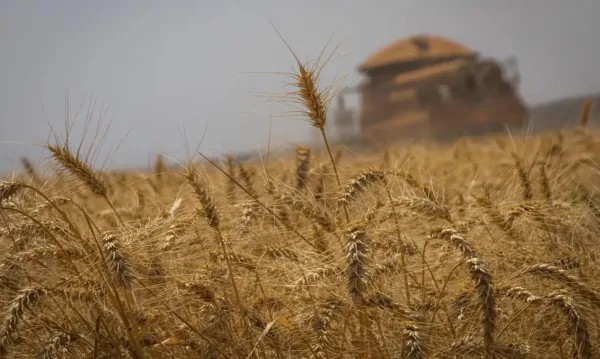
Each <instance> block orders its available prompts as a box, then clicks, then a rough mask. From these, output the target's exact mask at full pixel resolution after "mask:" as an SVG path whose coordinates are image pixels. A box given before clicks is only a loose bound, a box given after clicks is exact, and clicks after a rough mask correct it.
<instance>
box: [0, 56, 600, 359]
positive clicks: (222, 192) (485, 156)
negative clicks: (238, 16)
mask: <svg viewBox="0 0 600 359" xmlns="http://www.w3.org/2000/svg"><path fill="white" fill-rule="evenodd" d="M298 65H299V66H300V70H299V74H300V75H299V77H297V80H298V86H299V87H300V89H299V90H298V92H297V94H298V95H299V96H301V97H304V98H305V100H304V102H303V103H305V105H306V107H307V109H306V111H305V113H306V115H307V116H309V121H310V122H311V123H312V124H313V126H315V127H317V128H319V129H323V135H324V134H325V132H324V126H321V124H322V123H323V122H324V121H325V113H326V104H327V101H326V100H324V99H322V98H319V96H320V95H319V92H318V90H317V89H316V84H317V83H318V81H316V79H315V78H311V76H313V74H314V72H312V71H309V70H307V69H306V68H305V67H302V66H301V65H300V64H298ZM300 102H302V101H300ZM586 122H587V121H586ZM323 138H324V140H325V141H326V136H325V135H324V136H323ZM325 144H327V143H325ZM327 145H328V146H327V150H326V151H321V150H320V149H317V148H314V149H309V148H307V147H300V148H298V149H297V152H296V153H294V154H290V156H289V158H286V157H281V158H279V159H277V160H272V161H271V163H270V164H267V165H262V164H257V163H253V162H247V163H234V161H233V160H232V158H231V157H228V158H226V159H225V162H224V163H225V166H224V167H225V168H224V169H223V170H222V171H219V170H218V169H221V167H220V165H217V164H216V163H213V165H214V166H213V165H211V164H210V163H203V164H202V166H200V165H199V163H197V162H196V163H194V162H192V163H189V166H188V165H186V166H185V168H182V169H181V170H172V169H169V168H167V166H166V165H165V163H164V160H163V159H162V157H160V156H159V157H157V160H156V168H155V169H153V170H152V171H148V172H147V173H142V172H139V173H136V172H128V173H110V172H100V171H97V170H94V169H93V168H91V166H90V165H89V164H88V163H87V162H86V161H85V160H82V159H81V158H80V157H79V154H78V153H73V152H72V151H71V150H70V149H69V148H68V147H67V146H59V145H57V146H49V147H48V149H49V150H50V151H51V153H50V154H51V156H52V157H53V160H55V161H57V162H58V164H59V165H61V167H62V169H63V171H61V172H59V173H57V174H44V173H42V172H41V171H38V170H36V169H35V168H33V166H32V165H31V164H30V163H27V165H26V168H25V171H24V172H23V174H21V175H19V176H17V177H14V178H10V179H5V180H4V181H2V182H0V199H1V207H0V253H2V254H1V255H0V305H1V307H2V308H1V309H2V310H3V312H4V314H3V318H2V320H1V322H2V324H1V326H0V357H2V356H4V357H10V358H32V357H38V358H109V357H110V358H199V357H200V358H405V359H409V358H481V357H486V358H539V359H542V358H544V359H553V358H556V359H562V358H598V357H600V344H598V343H600V318H598V317H599V314H598V313H600V312H599V309H600V308H599V307H600V294H599V293H600V292H599V291H600V269H599V268H600V266H599V265H598V264H599V263H598V258H597V256H598V252H599V250H600V242H599V238H600V222H599V217H598V216H600V193H599V192H598V189H597V185H596V184H597V183H598V180H599V179H600V176H599V173H600V172H599V171H598V169H599V168H598V161H599V160H600V158H599V157H600V155H599V154H600V134H598V133H596V132H594V131H593V130H591V129H584V128H578V129H575V130H564V131H561V132H556V133H548V134H545V135H542V136H539V137H533V138H517V139H514V140H513V139H511V138H509V137H494V138H486V139H481V140H478V141H475V140H468V139H463V140H461V141H459V142H457V143H455V144H452V145H448V146H438V145H435V144H427V145H419V146H411V147H390V148H388V149H386V151H385V153H381V154H369V155H366V154H362V155H361V154H351V153H348V152H346V153H345V154H344V157H343V159H342V157H341V152H338V154H337V155H335V156H334V155H333V152H332V151H335V150H336V149H335V148H329V144H327ZM334 164H335V166H334ZM216 166H219V167H218V169H217V168H216ZM236 168H237V169H238V171H236ZM374 168H379V169H374ZM534 169H537V170H534ZM34 176H35V177H36V179H35V181H32V177H34ZM338 178H339V180H338ZM77 183H80V184H83V185H84V186H75V184H77ZM343 183H346V185H345V186H344V185H343ZM73 188H77V190H73Z"/></svg>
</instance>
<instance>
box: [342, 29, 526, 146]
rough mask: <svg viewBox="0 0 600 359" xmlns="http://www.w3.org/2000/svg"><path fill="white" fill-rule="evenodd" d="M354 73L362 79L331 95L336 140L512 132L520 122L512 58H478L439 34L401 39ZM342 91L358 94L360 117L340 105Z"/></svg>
mask: <svg viewBox="0 0 600 359" xmlns="http://www.w3.org/2000/svg"><path fill="white" fill-rule="evenodd" d="M359 71H360V72H361V73H362V74H364V75H365V76H366V79H365V81H364V82H363V83H361V84H360V85H358V86H357V87H353V88H346V89H344V90H342V91H341V92H340V93H339V95H338V98H337V103H338V108H337V111H336V116H335V117H334V123H335V126H336V127H337V132H338V135H339V141H340V142H342V143H346V144H350V143H361V144H366V145H376V146H377V147H380V146H386V145H388V144H390V143H392V142H396V141H402V140H417V139H430V140H436V141H448V140H453V139H456V138H458V137H460V136H468V135H482V134H490V133H498V132H502V131H505V130H506V128H509V129H512V130H520V129H522V128H523V127H524V125H525V123H526V120H527V115H528V111H527V108H526V107H525V105H524V103H523V101H522V99H521V98H520V96H519V95H518V91H517V87H518V83H519V74H518V71H517V68H516V62H515V60H514V59H513V60H508V61H506V62H505V63H502V62H499V61H496V60H493V59H486V58H481V57H480V55H479V54H478V53H477V52H475V51H472V50H470V49H469V48H467V47H465V46H463V45H461V44H458V43H455V42H453V41H450V40H448V39H445V38H443V37H441V36H424V35H423V36H413V37H409V38H406V39H401V40H399V41H397V42H394V43H392V44H390V45H388V46H386V47H384V48H383V49H381V50H379V51H378V52H376V53H375V54H373V55H372V56H370V57H369V58H368V59H367V60H366V61H365V62H364V63H362V64H361V65H360V67H359ZM349 93H356V94H358V95H359V97H360V114H357V113H356V111H352V110H349V109H347V108H345V106H344V103H345V101H344V97H343V96H344V95H347V94H349ZM356 127H358V128H359V130H358V131H355V130H354V128H356ZM357 132H358V133H357Z"/></svg>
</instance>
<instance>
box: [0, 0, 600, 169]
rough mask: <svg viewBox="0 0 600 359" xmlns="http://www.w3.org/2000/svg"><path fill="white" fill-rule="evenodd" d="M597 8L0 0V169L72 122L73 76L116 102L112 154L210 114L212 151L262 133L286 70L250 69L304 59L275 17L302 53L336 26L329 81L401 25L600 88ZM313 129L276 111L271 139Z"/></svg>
mask: <svg viewBox="0 0 600 359" xmlns="http://www.w3.org/2000/svg"><path fill="white" fill-rule="evenodd" d="M599 15H600V1H598V0H573V1H568V2H567V1H564V0H526V1H524V0H503V1H492V0H489V1H486V0H471V1H466V0H464V1H459V0H455V1H448V0H430V1H424V0H415V1H407V0H404V1H403V0H393V1H392V0H386V1H383V0H382V1H375V0H372V1H349V0H345V1H341V0H339V1H338V0H336V1H331V0H321V1H316V0H303V1H297V0H296V1H284V0H254V1H241V0H240V1H237V2H234V1H224V0H221V1H213V2H210V1H187V0H186V1H184V0H180V1H150V0H139V1H112V0H111V1H106V0H105V1H83V0H81V1H76V0H73V1H62V0H52V1H51V0H43V1H42V0H40V1H28V0H0V34H1V36H0V49H1V50H0V51H1V52H0V53H1V56H0V69H1V70H0V171H8V170H11V169H12V168H14V167H18V166H20V163H19V158H20V156H22V155H28V156H30V157H31V159H32V160H34V161H36V162H37V161H40V160H41V159H43V158H44V156H46V155H47V153H46V152H44V151H42V150H41V149H40V148H39V147H36V146H35V145H33V144H36V143H37V144H42V143H44V142H45V141H46V140H47V137H48V134H49V131H50V128H49V124H48V120H49V121H50V122H55V123H56V125H57V126H58V128H59V132H61V131H62V133H64V129H63V128H64V126H62V125H63V123H64V118H65V105H64V99H65V92H66V91H67V90H68V92H69V93H70V99H71V111H72V113H74V112H75V110H76V108H77V107H78V106H79V105H80V104H81V103H82V101H84V100H85V99H86V96H89V94H90V92H91V91H92V90H93V94H94V98H95V99H96V100H97V101H98V106H97V107H98V109H100V107H101V105H102V104H104V107H105V108H108V111H107V113H106V116H107V120H112V125H111V128H110V131H109V133H108V136H107V138H106V140H104V141H103V144H104V146H105V148H107V149H108V148H109V147H110V146H112V145H113V144H116V143H120V142H122V144H121V146H120V147H119V148H118V150H117V152H116V154H115V155H113V156H111V157H110V160H109V162H108V166H109V167H124V166H129V165H134V164H136V165H138V166H140V165H141V166H145V165H147V164H148V163H149V161H151V160H152V159H153V157H154V154H155V153H156V152H159V151H164V152H166V153H167V154H168V155H171V156H173V157H175V158H177V159H184V150H185V146H184V145H183V142H182V135H181V133H182V130H183V128H184V126H185V131H186V133H187V137H188V139H189V140H190V146H195V145H197V143H198V141H199V140H200V138H201V136H202V134H203V132H204V129H205V127H206V125H207V124H208V132H207V133H206V137H205V140H204V142H203V145H202V150H203V151H205V152H207V153H210V154H218V153H223V152H226V151H239V150H252V149H256V148H258V147H264V146H265V145H266V144H267V140H268V132H269V119H270V117H271V116H272V115H279V114H281V112H282V110H283V111H285V110H286V108H282V107H281V106H277V107H275V106H269V107H260V106H261V105H263V104H264V103H265V101H266V100H265V99H264V98H262V97H260V96H259V93H265V92H275V93H277V92H281V91H283V90H285V88H283V87H282V86H283V85H285V83H286V81H287V79H286V78H285V77H282V76H280V75H274V74H249V72H277V71H289V70H290V69H291V66H292V65H293V64H294V61H293V57H292V56H291V54H290V53H289V51H288V50H287V49H286V48H285V46H284V44H283V43H282V41H281V40H280V39H279V38H278V36H277V34H276V33H275V31H274V30H273V28H272V26H271V24H270V22H269V21H272V22H273V23H274V24H275V26H276V27H277V28H278V30H279V31H280V32H281V33H282V35H283V36H284V38H285V39H286V41H288V42H289V43H290V44H291V46H292V47H293V48H294V50H295V52H296V53H297V54H298V55H299V56H300V57H301V58H302V59H312V58H315V57H316V56H317V55H318V53H319V51H320V50H321V49H322V48H323V46H324V45H325V44H326V42H327V40H328V39H329V38H330V37H331V36H332V35H333V40H332V43H333V45H336V44H341V46H340V48H339V50H338V51H337V55H338V56H337V57H336V58H334V60H333V61H332V62H331V63H330V65H329V67H328V68H327V69H326V71H325V72H324V76H323V79H322V81H323V83H324V84H326V83H328V82H330V81H332V80H333V79H334V77H335V75H336V73H338V72H339V73H342V74H343V73H348V76H347V77H346V79H345V82H344V83H345V84H348V85H349V84H352V83H353V82H356V81H357V80H359V77H358V75H357V74H356V71H355V68H356V66H357V65H358V64H359V63H360V62H361V61H362V60H364V59H365V58H366V57H367V56H369V55H370V54H371V53H372V52H374V51H376V50H378V49H379V48H380V47H382V46H385V45H387V44H388V43H390V42H392V41H395V40H397V39H399V38H401V37H404V36H409V35H413V34H417V33H431V34H442V35H445V36H447V37H449V38H452V39H455V40H457V41H459V42H462V43H463V44H465V45H467V46H469V47H471V48H473V49H475V50H478V51H480V52H481V53H482V54H483V55H485V56H491V57H496V58H499V59H503V58H506V57H508V56H516V57H517V58H518V60H519V69H520V71H521V75H522V86H521V92H522V93H523V95H524V97H525V99H526V101H527V102H528V103H530V104H531V103H538V102H543V101H547V100H551V99H554V98H558V97H561V96H565V95H576V94H582V93H587V92H598V91H600V70H599V68H600V67H599V66H600V49H599V48H598V44H599V42H598V34H600V21H598V16H599ZM342 55H343V56H342ZM44 110H45V112H46V114H47V116H48V120H47V119H46V117H45V115H44ZM84 112H85V111H84ZM76 124H78V125H80V126H79V127H81V125H82V124H83V117H81V118H80V119H79V121H78V122H77V123H76ZM309 133H310V129H309V126H308V125H306V124H305V123H303V122H299V121H296V120H293V119H288V118H274V119H273V126H272V142H273V144H274V145H285V144H288V143H300V142H302V141H306V140H308V139H309V137H310V136H309ZM5 141H14V142H20V143H25V144H13V143H6V142H5Z"/></svg>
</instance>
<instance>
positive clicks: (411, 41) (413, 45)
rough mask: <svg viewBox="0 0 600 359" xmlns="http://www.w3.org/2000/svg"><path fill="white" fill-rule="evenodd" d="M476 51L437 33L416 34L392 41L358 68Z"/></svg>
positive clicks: (464, 54) (462, 55)
mask: <svg viewBox="0 0 600 359" xmlns="http://www.w3.org/2000/svg"><path fill="white" fill-rule="evenodd" d="M476 54H477V53H476V52H475V51H473V50H471V49H469V48H468V47H466V46H464V45H461V44H459V43H456V42H454V41H451V40H448V39H446V38H444V37H442V36H439V35H416V36H411V37H408V38H404V39H400V40H398V41H396V42H393V43H391V44H389V45H387V46H386V47H384V48H382V49H381V50H379V51H377V52H376V53H374V54H373V55H371V56H370V57H369V58H367V60H366V61H365V62H363V63H362V64H361V65H360V67H359V68H360V70H362V71H367V70H369V69H373V68H377V67H381V66H385V65H390V64H396V63H402V62H411V61H418V60H422V59H435V58H448V57H455V56H459V57H468V56H473V55H476Z"/></svg>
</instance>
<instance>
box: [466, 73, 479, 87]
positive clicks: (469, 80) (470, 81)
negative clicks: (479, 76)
mask: <svg viewBox="0 0 600 359" xmlns="http://www.w3.org/2000/svg"><path fill="white" fill-rule="evenodd" d="M465 88H466V89H467V90H468V91H475V90H476V89H477V81H476V80H475V77H474V76H473V75H471V74H467V75H465Z"/></svg>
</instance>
